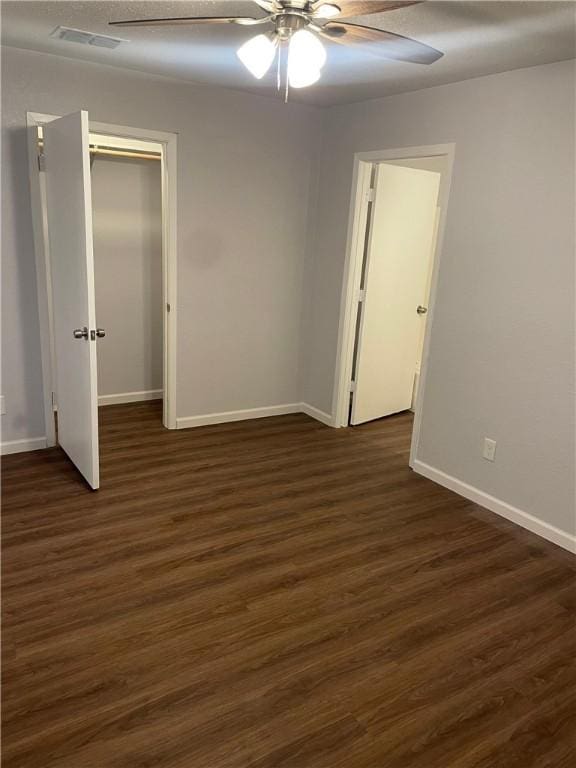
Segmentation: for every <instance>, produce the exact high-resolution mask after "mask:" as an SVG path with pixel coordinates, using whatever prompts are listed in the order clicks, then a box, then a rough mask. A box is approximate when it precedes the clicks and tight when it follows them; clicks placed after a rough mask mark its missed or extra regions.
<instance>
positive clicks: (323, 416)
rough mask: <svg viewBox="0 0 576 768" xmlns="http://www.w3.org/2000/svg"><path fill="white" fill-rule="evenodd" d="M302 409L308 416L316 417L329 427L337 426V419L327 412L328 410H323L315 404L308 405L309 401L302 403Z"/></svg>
mask: <svg viewBox="0 0 576 768" xmlns="http://www.w3.org/2000/svg"><path fill="white" fill-rule="evenodd" d="M300 410H301V411H302V413H305V414H306V416H310V417H311V418H313V419H316V421H321V422H322V424H326V426H328V427H335V426H336V421H335V419H334V416H332V414H330V413H326V411H321V410H320V409H319V408H315V407H314V406H313V405H308V403H300Z"/></svg>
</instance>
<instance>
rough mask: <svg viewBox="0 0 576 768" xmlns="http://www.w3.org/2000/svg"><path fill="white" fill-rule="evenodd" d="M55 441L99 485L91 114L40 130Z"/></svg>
mask: <svg viewBox="0 0 576 768" xmlns="http://www.w3.org/2000/svg"><path fill="white" fill-rule="evenodd" d="M44 154H45V158H46V165H45V169H46V204H47V215H48V232H49V239H50V262H51V270H52V298H53V322H54V351H55V358H56V402H57V406H58V443H59V444H60V445H61V447H62V448H63V449H64V450H65V451H66V453H67V454H68V456H69V457H70V459H71V460H72V461H73V463H74V464H75V465H76V467H77V468H78V470H79V471H80V472H81V473H82V475H83V476H84V477H85V479H86V481H87V482H88V484H89V485H90V486H91V488H94V489H96V488H98V486H99V466H98V388H97V368H96V333H95V331H96V309H95V300H94V255H93V250H92V197H91V190H90V143H89V137H88V113H87V112H76V113H74V114H72V115H67V116H66V117H62V118H59V119H58V120H54V121H53V122H51V123H48V124H47V125H45V126H44Z"/></svg>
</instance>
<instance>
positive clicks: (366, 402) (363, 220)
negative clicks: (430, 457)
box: [334, 145, 454, 455]
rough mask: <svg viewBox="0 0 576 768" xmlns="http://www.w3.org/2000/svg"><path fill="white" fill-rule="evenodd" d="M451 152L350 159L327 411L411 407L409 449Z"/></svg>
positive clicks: (387, 411) (345, 413)
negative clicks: (344, 260)
mask: <svg viewBox="0 0 576 768" xmlns="http://www.w3.org/2000/svg"><path fill="white" fill-rule="evenodd" d="M453 156H454V147H453V146H452V145H441V146H434V147H417V148H410V149H406V150H392V151H383V152H373V153H363V154H360V155H357V156H356V158H355V160H356V162H355V174H354V187H353V189H354V194H353V200H352V206H351V215H350V227H349V247H348V268H347V273H346V275H345V278H346V280H345V286H344V291H343V298H342V309H341V323H340V339H339V355H338V365H337V371H336V382H335V403H334V412H335V414H336V418H337V424H338V426H351V425H357V424H362V423H364V422H367V421H373V420H376V419H380V418H383V417H386V416H390V415H392V414H397V413H400V412H403V411H413V412H414V417H415V418H414V428H413V439H412V455H413V454H414V453H415V448H416V445H417V440H418V434H419V425H420V420H421V403H422V393H423V391H424V389H425V375H426V360H427V353H428V346H429V344H428V338H429V331H430V317H431V315H432V314H433V307H434V299H435V286H436V274H437V270H438V261H439V258H438V254H439V251H440V247H441V240H442V234H443V229H444V222H445V215H446V208H447V202H448V194H449V186H450V179H451V172H452V164H453Z"/></svg>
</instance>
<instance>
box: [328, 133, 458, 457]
mask: <svg viewBox="0 0 576 768" xmlns="http://www.w3.org/2000/svg"><path fill="white" fill-rule="evenodd" d="M455 147H456V145H455V144H434V145H428V146H420V147H405V148H403V149H387V150H377V151H374V152H357V153H356V154H355V155H354V172H353V177H352V196H351V200H350V212H349V216H348V242H347V245H346V263H345V266H344V281H343V284H342V296H341V300H340V321H339V329H338V347H337V355H336V369H335V375H334V393H333V399H332V412H333V413H334V419H335V426H342V427H347V426H348V410H349V398H350V381H351V379H352V358H353V354H354V335H355V330H356V315H355V312H354V309H355V305H356V298H357V296H358V290H359V287H360V278H361V272H362V259H363V255H364V238H365V231H366V214H367V200H368V195H367V191H368V190H369V188H370V187H369V184H370V174H371V169H372V165H373V164H374V163H378V162H386V161H387V160H405V159H413V158H417V157H437V156H444V157H446V159H447V164H446V172H445V173H443V174H442V181H441V183H440V195H439V200H438V206H439V207H440V222H439V227H438V238H437V241H436V251H435V254H434V262H433V268H432V279H431V286H430V300H429V302H428V320H427V323H426V333H425V337H424V349H423V353H422V361H421V369H420V381H419V387H418V396H417V399H416V403H415V406H414V426H413V430H412V444H411V448H410V463H411V464H412V462H413V461H414V459H415V457H416V452H417V449H418V442H419V439H420V424H421V421H422V409H421V404H422V402H423V394H424V391H425V389H426V379H427V373H428V350H429V348H430V330H431V328H432V325H433V317H434V306H435V303H436V288H437V283H438V271H439V267H440V260H441V254H442V244H443V240H444V230H445V225H446V215H447V210H448V198H449V195H450V185H451V182H452V169H453V166H454V154H455Z"/></svg>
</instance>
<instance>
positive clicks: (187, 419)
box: [176, 403, 301, 429]
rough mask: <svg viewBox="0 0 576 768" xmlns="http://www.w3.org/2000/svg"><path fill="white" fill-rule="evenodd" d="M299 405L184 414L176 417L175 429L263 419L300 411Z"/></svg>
mask: <svg viewBox="0 0 576 768" xmlns="http://www.w3.org/2000/svg"><path fill="white" fill-rule="evenodd" d="M300 405H301V404H300V403H290V404H288V405H268V406H265V407H264V408H247V409H246V410H243V411H224V412H222V413H206V414H204V415H202V416H184V417H179V418H178V419H176V429H188V428H189V427H204V426H206V425H207V424H226V423H227V422H229V421H244V420H245V419H264V418H266V417H268V416H285V415H286V414H287V413H300V410H301V407H300Z"/></svg>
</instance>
